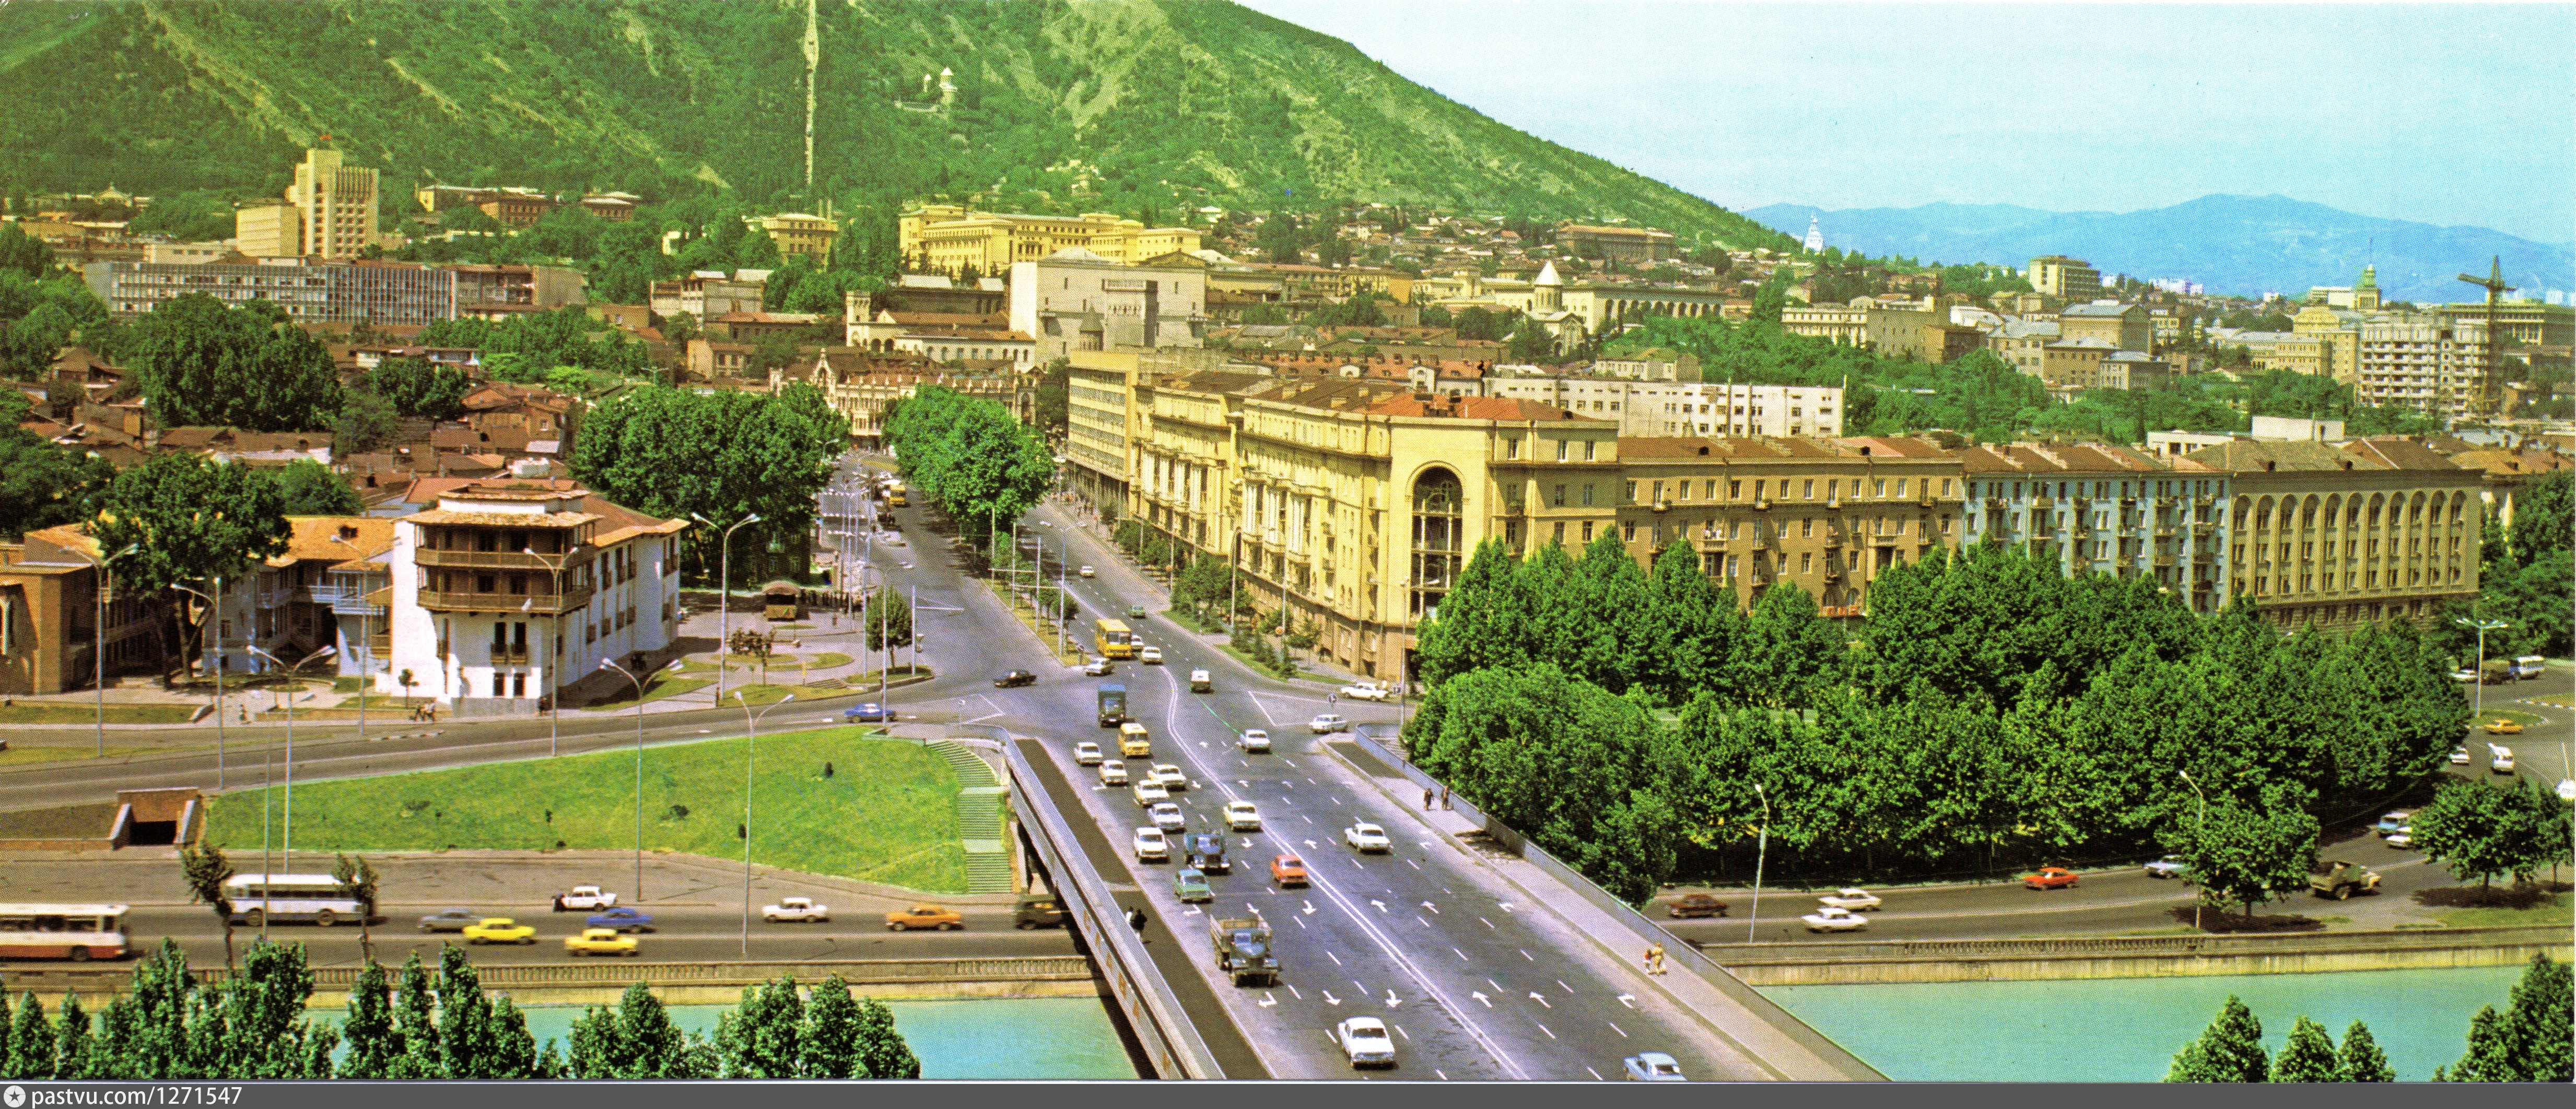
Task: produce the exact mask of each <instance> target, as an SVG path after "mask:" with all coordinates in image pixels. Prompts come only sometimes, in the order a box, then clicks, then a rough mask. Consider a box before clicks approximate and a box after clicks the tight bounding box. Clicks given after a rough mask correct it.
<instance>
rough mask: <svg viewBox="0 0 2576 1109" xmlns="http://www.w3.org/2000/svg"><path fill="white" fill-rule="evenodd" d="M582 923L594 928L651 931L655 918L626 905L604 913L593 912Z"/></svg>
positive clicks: (620, 930)
mask: <svg viewBox="0 0 2576 1109" xmlns="http://www.w3.org/2000/svg"><path fill="white" fill-rule="evenodd" d="M582 923H583V924H584V925H587V926H589V927H592V928H609V929H614V930H616V931H619V932H650V931H652V930H653V918H652V917H651V916H649V915H646V914H645V913H642V912H639V911H637V910H635V909H634V908H631V907H626V906H620V907H618V908H614V909H610V910H608V911H607V912H604V913H592V914H590V919H588V920H585V921H582Z"/></svg>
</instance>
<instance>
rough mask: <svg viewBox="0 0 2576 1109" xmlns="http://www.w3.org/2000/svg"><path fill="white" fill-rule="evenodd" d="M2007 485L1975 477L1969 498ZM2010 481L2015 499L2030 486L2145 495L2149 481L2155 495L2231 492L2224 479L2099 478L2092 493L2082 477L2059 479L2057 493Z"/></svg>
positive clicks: (2063, 492)
mask: <svg viewBox="0 0 2576 1109" xmlns="http://www.w3.org/2000/svg"><path fill="white" fill-rule="evenodd" d="M2006 485H2007V483H2006V482H2003V481H1971V482H1969V483H1968V499H1970V500H1978V499H1981V498H1985V497H2004V496H2006V495H2007V494H2006V493H2005V492H2004V489H2005V487H2006ZM2009 485H2010V487H2011V489H2012V492H2011V493H2010V494H2009V496H2010V497H2011V498H2012V499H2013V500H2020V499H2021V497H2022V491H2023V490H2024V489H2028V490H2029V491H2030V495H2031V496H2034V497H2047V496H2055V497H2057V498H2059V499H2061V500H2062V499H2065V498H2068V497H2082V496H2088V495H2089V496H2095V497H2110V496H2120V497H2143V496H2149V495H2150V494H2149V493H2148V491H2147V490H2148V486H2149V485H2153V486H2154V487H2155V491H2154V493H2153V494H2152V495H2153V496H2158V497H2211V496H2216V497H2224V496H2226V495H2227V483H2226V482H2224V481H2218V482H2211V481H2156V482H2147V481H2137V482H2127V481H2122V482H2110V481H2096V482H2093V483H2092V485H2093V491H2092V492H2091V493H2090V494H2087V493H2086V492H2085V491H2084V485H2085V483H2084V482H2081V481H2073V482H2067V481H2061V482H2057V483H2056V484H2055V486H2054V488H2055V490H2056V492H2055V493H2051V492H2050V489H2051V485H2050V483H2048V482H2045V481H2033V482H2020V481H2015V482H2011V483H2009ZM2115 486H2116V487H2117V489H2118V492H2116V493H2114V492H2113V491H2112V490H2113V488H2114V487H2115ZM2213 486H2215V488H2213ZM2133 490H2134V491H2133Z"/></svg>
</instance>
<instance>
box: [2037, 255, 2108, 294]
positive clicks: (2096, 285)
mask: <svg viewBox="0 0 2576 1109" xmlns="http://www.w3.org/2000/svg"><path fill="white" fill-rule="evenodd" d="M2022 276H2024V277H2026V278H2029V279H2030V287H2031V290H2032V291H2033V292H2036V293H2039V294H2040V295H2042V296H2052V297H2056V298H2058V299H2060V300H2065V301H2073V302H2085V301H2090V300H2092V299H2093V298H2095V297H2098V296H2101V295H2102V271H2100V270H2097V269H2094V268H2093V263H2091V262H2087V261H2085V260H2083V259H2081V258H2069V257H2067V256H2065V255H2063V254H2043V255H2040V256H2039V257H2037V258H2033V259H2031V260H2030V268H2029V269H2028V270H2025V271H2023V274H2022Z"/></svg>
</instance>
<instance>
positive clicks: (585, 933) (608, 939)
mask: <svg viewBox="0 0 2576 1109" xmlns="http://www.w3.org/2000/svg"><path fill="white" fill-rule="evenodd" d="M639 950H641V948H640V947H639V946H638V945H637V944H636V942H635V937H633V936H630V935H627V934H626V933H624V932H620V931H618V930H617V929H614V928H584V929H582V930H581V934H580V935H578V936H565V937H564V954H566V955H628V956H631V955H634V954H635V953H636V952H637V951H639Z"/></svg>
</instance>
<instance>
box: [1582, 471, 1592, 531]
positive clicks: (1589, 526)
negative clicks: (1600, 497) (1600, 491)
mask: <svg viewBox="0 0 2576 1109" xmlns="http://www.w3.org/2000/svg"><path fill="white" fill-rule="evenodd" d="M1584 488H1586V489H1589V488H1591V486H1588V485H1587V486H1584ZM1583 541H1584V542H1586V543H1589V542H1591V541H1592V521H1590V520H1585V521H1584V522H1583Z"/></svg>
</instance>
